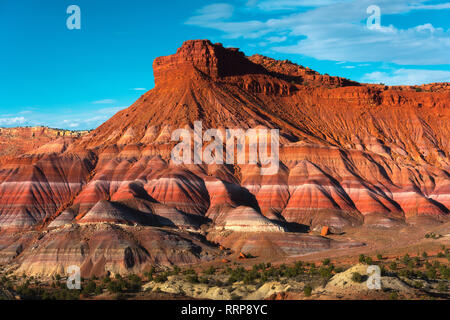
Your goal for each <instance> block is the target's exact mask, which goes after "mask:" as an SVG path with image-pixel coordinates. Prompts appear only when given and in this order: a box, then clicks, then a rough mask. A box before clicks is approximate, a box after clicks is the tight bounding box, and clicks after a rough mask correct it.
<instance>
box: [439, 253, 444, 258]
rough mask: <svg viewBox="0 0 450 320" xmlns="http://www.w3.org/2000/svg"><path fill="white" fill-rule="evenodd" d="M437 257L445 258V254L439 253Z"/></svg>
mask: <svg viewBox="0 0 450 320" xmlns="http://www.w3.org/2000/svg"><path fill="white" fill-rule="evenodd" d="M437 257H438V258H445V254H444V253H443V252H439V253H438V254H437Z"/></svg>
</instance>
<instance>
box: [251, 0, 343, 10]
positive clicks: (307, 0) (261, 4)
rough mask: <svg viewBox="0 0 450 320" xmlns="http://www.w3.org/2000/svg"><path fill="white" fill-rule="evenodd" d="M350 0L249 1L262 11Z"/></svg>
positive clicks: (320, 5) (315, 5)
mask: <svg viewBox="0 0 450 320" xmlns="http://www.w3.org/2000/svg"><path fill="white" fill-rule="evenodd" d="M349 1H351V0H278V1H276V0H263V1H255V3H250V5H252V6H256V7H258V8H259V9H261V10H264V11H274V10H292V9H296V8H302V7H322V6H328V5H331V4H335V3H339V2H349Z"/></svg>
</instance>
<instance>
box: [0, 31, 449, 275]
mask: <svg viewBox="0 0 450 320" xmlns="http://www.w3.org/2000/svg"><path fill="white" fill-rule="evenodd" d="M154 74H155V83H156V86H155V88H154V89H152V90H151V91H149V92H147V93H146V94H144V95H143V96H142V97H140V98H139V99H138V100H137V101H136V102H135V103H134V104H133V105H132V106H130V107H129V108H128V109H126V110H123V111H120V112H119V113H118V114H116V115H115V116H114V117H112V118H111V119H110V120H109V121H107V122H105V123H104V124H103V125H102V126H100V127H99V128H97V129H96V130H94V131H92V132H90V133H89V134H87V135H84V136H82V137H80V138H78V139H75V140H74V141H67V140H65V139H62V140H61V139H59V140H55V141H51V142H50V143H49V144H47V145H44V146H39V148H36V149H34V150H32V151H31V150H27V151H26V154H23V155H21V156H16V157H14V158H12V159H10V160H9V161H7V162H5V163H4V164H2V165H1V167H0V228H1V229H0V262H3V263H10V262H12V261H14V262H17V263H18V264H20V265H21V269H20V270H23V271H27V272H30V273H42V274H51V273H56V272H61V270H64V268H65V267H66V266H67V265H70V264H80V265H83V268H85V270H86V272H88V273H89V272H90V273H95V274H101V273H102V272H106V271H114V272H131V271H133V272H135V271H139V270H143V269H144V268H146V267H147V266H149V265H150V264H173V263H176V264H187V263H199V262H202V261H209V260H212V259H217V258H220V256H221V255H223V252H221V250H218V248H217V247H216V244H217V245H218V244H223V246H224V247H228V248H231V249H233V250H235V251H236V252H237V251H239V250H243V249H245V250H248V251H249V252H250V253H251V252H254V253H255V254H258V255H262V256H264V255H266V256H277V257H284V256H285V257H288V256H295V255H299V254H304V253H305V252H314V251H320V250H327V249H331V248H349V247H353V246H355V245H360V244H358V243H354V242H335V241H332V240H330V239H324V238H321V237H317V236H313V235H305V234H302V233H304V232H305V230H307V229H308V228H309V229H320V228H321V227H322V226H328V227H331V230H345V229H346V228H350V227H358V226H363V227H366V226H367V227H372V228H396V227H399V226H405V225H407V224H408V223H410V222H411V221H414V222H415V223H416V222H417V221H420V219H419V220H418V219H417V217H425V216H426V217H431V218H430V219H434V220H436V221H437V222H439V221H443V220H446V219H447V218H448V213H449V209H448V208H449V207H450V182H449V181H450V179H449V172H448V169H449V157H448V155H449V140H448V137H449V136H450V129H449V128H450V127H449V117H450V111H449V101H450V86H449V85H448V84H432V85H427V86H420V87H404V86H402V87H386V86H381V85H366V84H360V83H356V82H353V81H350V80H347V79H344V78H339V77H332V76H328V75H320V74H319V73H317V72H315V71H313V70H311V69H309V68H306V67H303V66H299V65H296V64H293V63H291V62H289V61H277V60H273V59H270V58H267V57H264V56H260V55H255V56H252V57H246V56H245V55H244V54H243V53H242V52H240V51H239V50H238V49H230V48H224V47H223V46H222V45H220V44H212V43H211V42H209V41H207V40H196V41H187V42H185V43H184V44H183V46H182V47H181V48H180V49H178V51H177V52H176V53H175V54H173V55H170V56H167V57H161V58H158V59H156V60H155V62H154ZM196 121H202V124H203V130H206V129H209V128H218V129H221V130H224V129H226V128H232V129H236V128H241V129H244V130H247V129H249V128H268V129H279V130H280V143H281V145H280V166H279V168H280V169H279V170H278V172H277V173H276V174H274V175H270V176H262V175H261V171H260V167H259V165H249V164H247V165H245V164H240V165H176V164H175V163H174V162H173V161H171V159H170V152H171V150H172V148H173V147H174V143H173V142H171V134H172V131H173V130H175V129H179V128H185V129H188V130H192V128H193V126H194V122H196ZM207 239H208V240H209V241H208V240H207ZM56 249H57V250H56ZM31 252H33V253H31Z"/></svg>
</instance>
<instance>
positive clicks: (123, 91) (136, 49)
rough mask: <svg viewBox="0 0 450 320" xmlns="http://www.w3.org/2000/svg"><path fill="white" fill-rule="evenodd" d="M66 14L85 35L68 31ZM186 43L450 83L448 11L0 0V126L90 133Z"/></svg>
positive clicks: (435, 7) (437, 4)
mask: <svg viewBox="0 0 450 320" xmlns="http://www.w3.org/2000/svg"><path fill="white" fill-rule="evenodd" d="M72 4H74V5H78V6H79V7H80V9H81V30H68V29H67V27H66V19H67V18H68V17H69V15H68V14H67V13H66V9H67V7H68V6H69V5H72ZM370 5H377V6H378V7H379V8H380V10H381V25H380V26H379V27H378V28H375V29H368V28H367V19H368V17H369V16H370V14H368V13H367V8H368V7H369V6H370ZM188 39H210V40H212V41H213V42H222V43H223V44H224V45H225V46H232V47H239V48H241V50H243V51H244V52H245V53H246V54H247V55H251V54H254V53H261V54H264V55H268V56H271V57H274V58H278V59H290V60H292V61H294V62H297V63H299V64H302V65H304V66H308V67H310V68H312V69H314V70H317V71H319V72H321V73H328V74H331V75H339V76H344V77H347V78H350V79H353V80H357V81H362V82H373V83H386V84H421V83H429V82H438V81H450V54H449V53H450V2H445V1H432V0H430V1H427V0H415V1H399V0H389V1H388V0H379V1H366V0H360V1H353V0H333V1H332V0H314V1H313V0H270V1H269V0H234V1H211V0H204V1H200V0H194V1H192V0H191V1H179V0H171V1H148V0H128V1H124V0H121V1H119V0H117V1H106V0H71V1H64V0H58V1H53V0H40V1H35V0H1V1H0V41H1V50H0V72H1V73H0V74H1V77H0V126H19V125H20V126H26V125H47V126H51V127H58V128H67V129H91V128H95V127H97V126H98V125H100V124H101V123H103V122H104V121H105V120H107V119H108V118H109V117H111V116H112V115H113V114H114V113H115V112H117V111H118V110H120V109H123V108H125V107H128V106H129V105H131V104H132V103H133V102H134V101H135V100H136V99H137V98H139V96H140V95H142V94H143V93H144V92H145V91H146V90H149V89H151V88H152V87H153V85H154V82H153V71H152V63H153V60H154V58H155V57H158V56H161V55H169V54H172V53H174V52H175V51H176V49H177V48H178V47H179V46H180V45H181V43H182V42H183V41H184V40H188Z"/></svg>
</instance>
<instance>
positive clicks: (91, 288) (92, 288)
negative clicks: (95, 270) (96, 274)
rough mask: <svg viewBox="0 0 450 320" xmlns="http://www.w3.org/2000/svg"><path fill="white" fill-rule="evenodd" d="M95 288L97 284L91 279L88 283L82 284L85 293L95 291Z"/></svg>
mask: <svg viewBox="0 0 450 320" xmlns="http://www.w3.org/2000/svg"><path fill="white" fill-rule="evenodd" d="M95 289H97V285H96V284H95V282H94V281H93V280H89V281H88V283H87V284H86V285H84V286H83V290H82V292H83V294H85V295H89V294H93V293H94V292H95Z"/></svg>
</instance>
